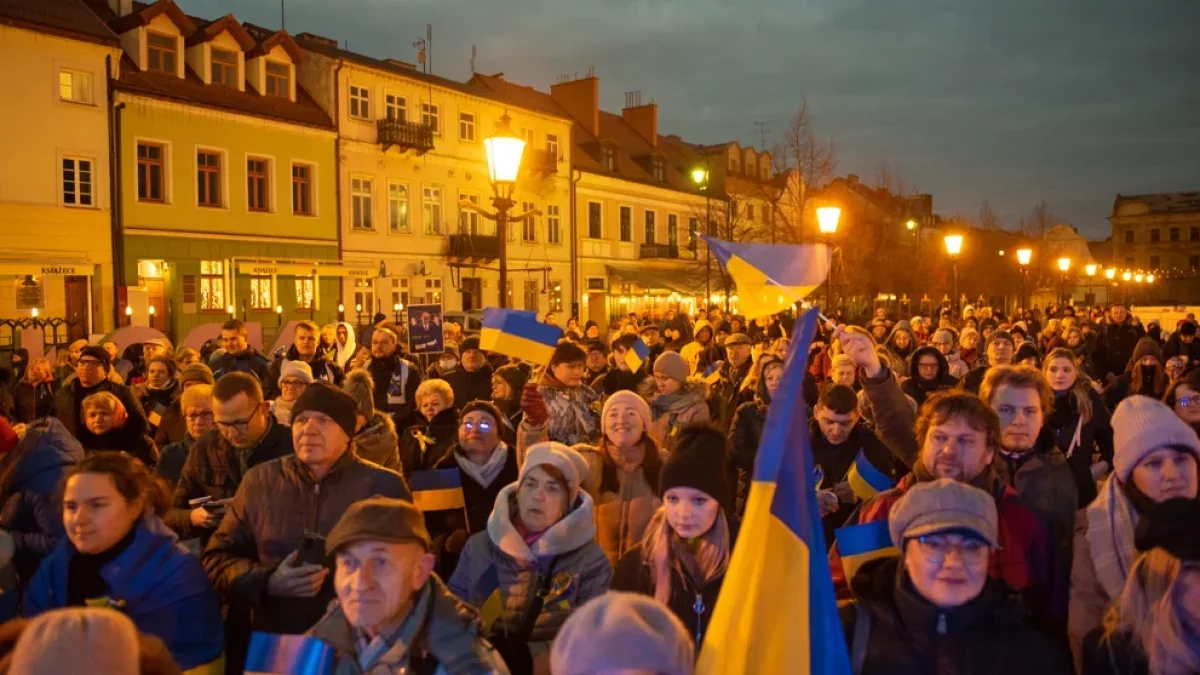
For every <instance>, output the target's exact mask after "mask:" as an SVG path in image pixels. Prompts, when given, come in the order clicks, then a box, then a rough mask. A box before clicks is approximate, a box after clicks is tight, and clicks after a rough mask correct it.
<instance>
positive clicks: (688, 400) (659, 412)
mask: <svg viewBox="0 0 1200 675" xmlns="http://www.w3.org/2000/svg"><path fill="white" fill-rule="evenodd" d="M696 400H697V396H696V394H695V392H692V391H681V392H679V393H678V394H659V395H658V396H655V397H654V399H653V400H652V401H650V410H651V412H652V413H653V414H654V418H655V419H658V418H659V417H662V416H663V415H665V414H666V413H673V414H676V415H678V414H679V413H681V412H683V411H685V410H687V409H688V408H690V407H692V406H693V405H695V404H696Z"/></svg>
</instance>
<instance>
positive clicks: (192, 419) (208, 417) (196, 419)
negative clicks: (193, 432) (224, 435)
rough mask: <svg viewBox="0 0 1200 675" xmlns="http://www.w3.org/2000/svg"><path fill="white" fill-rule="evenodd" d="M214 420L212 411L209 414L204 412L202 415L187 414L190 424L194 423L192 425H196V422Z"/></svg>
mask: <svg viewBox="0 0 1200 675" xmlns="http://www.w3.org/2000/svg"><path fill="white" fill-rule="evenodd" d="M212 418H213V414H212V411H209V412H202V413H188V414H187V421H189V422H192V423H196V422H211V421H212Z"/></svg>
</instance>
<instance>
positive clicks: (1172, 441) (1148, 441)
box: [1112, 396, 1200, 481]
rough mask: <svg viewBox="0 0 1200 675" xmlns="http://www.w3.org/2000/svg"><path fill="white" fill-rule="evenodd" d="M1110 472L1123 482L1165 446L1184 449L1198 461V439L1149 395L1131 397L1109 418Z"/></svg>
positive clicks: (1199, 442) (1188, 427)
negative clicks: (1111, 434) (1110, 424)
mask: <svg viewBox="0 0 1200 675" xmlns="http://www.w3.org/2000/svg"><path fill="white" fill-rule="evenodd" d="M1112 428H1113V469H1114V470H1115V471H1116V474H1117V477H1118V478H1120V479H1121V480H1122V481H1127V480H1129V475H1130V474H1131V473H1133V468H1134V467H1136V466H1137V465H1138V463H1139V462H1141V461H1142V460H1143V459H1145V458H1146V455H1149V454H1150V453H1152V452H1154V451H1155V450H1158V449H1159V448H1162V447H1166V446H1173V447H1177V448H1186V449H1188V450H1190V451H1191V452H1192V454H1194V455H1196V457H1197V459H1198V460H1200V438H1197V437H1196V432H1195V431H1193V430H1192V428H1191V427H1190V426H1188V424H1187V423H1186V422H1184V421H1183V420H1181V419H1179V417H1178V416H1177V415H1176V414H1175V411H1173V410H1171V409H1170V408H1169V407H1167V404H1165V403H1163V402H1162V401H1159V400H1157V399H1153V398H1150V397H1149V396H1130V397H1129V398H1126V399H1125V400H1124V401H1121V404H1120V405H1118V406H1117V409H1116V411H1115V412H1113V416H1112Z"/></svg>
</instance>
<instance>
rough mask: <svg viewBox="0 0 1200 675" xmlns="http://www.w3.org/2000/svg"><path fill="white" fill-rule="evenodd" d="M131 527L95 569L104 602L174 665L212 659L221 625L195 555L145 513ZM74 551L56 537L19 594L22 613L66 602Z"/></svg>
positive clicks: (188, 665)
mask: <svg viewBox="0 0 1200 675" xmlns="http://www.w3.org/2000/svg"><path fill="white" fill-rule="evenodd" d="M134 527H135V530H136V533H135V534H134V537H133V542H132V543H131V544H130V545H129V546H128V548H126V549H125V550H124V551H122V552H121V553H120V554H119V555H117V557H116V558H114V559H113V560H111V561H109V563H108V564H106V565H105V566H104V567H103V568H101V570H100V576H101V577H102V578H103V579H104V581H105V582H106V583H107V584H108V591H109V593H108V596H106V598H105V600H107V606H109V607H114V608H119V609H120V611H121V613H122V614H125V615H126V616H128V617H129V618H130V619H132V620H133V623H134V625H135V626H137V629H138V630H139V631H141V632H143V633H148V634H150V635H153V636H155V637H158V638H160V639H161V640H162V641H163V642H164V643H166V645H167V649H169V650H170V651H171V656H172V657H174V659H175V662H176V663H177V664H178V665H179V667H180V668H183V669H185V670H187V669H191V668H195V667H197V666H201V665H204V664H207V663H210V662H212V661H215V660H216V659H217V658H218V657H219V656H220V655H221V651H222V650H223V649H224V644H225V637H224V636H225V629H224V626H223V625H222V623H221V607H220V605H219V604H218V603H217V596H216V594H215V593H214V592H213V587H212V584H211V583H209V580H208V576H207V575H206V574H205V573H204V567H203V566H201V564H200V560H199V559H197V558H196V556H195V555H193V554H192V553H189V552H188V551H187V549H185V548H184V547H182V546H180V545H179V543H178V541H176V539H175V535H174V534H173V533H172V532H171V531H170V530H169V529H167V527H166V526H165V525H163V523H162V521H161V520H159V519H158V518H156V517H154V516H148V517H146V518H144V519H142V520H140V521H138V523H137V524H136V525H135V526H134ZM78 554H79V552H78V551H77V550H76V548H75V546H74V544H72V543H71V541H70V540H69V539H67V538H65V537H64V538H63V539H62V540H60V541H59V542H58V546H57V547H56V548H55V549H54V553H53V554H51V555H50V556H49V557H48V558H46V559H45V560H44V561H42V565H41V567H40V568H39V569H38V572H37V575H36V576H35V577H34V578H33V582H32V583H31V584H30V586H29V591H28V592H27V593H26V594H25V604H24V607H23V608H22V614H24V616H26V617H32V616H37V615H38V614H41V613H42V612H46V611H49V610H52V609H59V608H62V607H67V606H69V601H68V590H69V589H68V583H69V574H68V568H69V567H70V562H71V559H72V558H74V557H75V556H76V555H78Z"/></svg>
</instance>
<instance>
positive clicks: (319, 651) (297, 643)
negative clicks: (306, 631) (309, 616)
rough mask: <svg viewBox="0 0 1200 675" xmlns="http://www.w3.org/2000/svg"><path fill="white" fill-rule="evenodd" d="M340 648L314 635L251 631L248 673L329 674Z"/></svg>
mask: <svg viewBox="0 0 1200 675" xmlns="http://www.w3.org/2000/svg"><path fill="white" fill-rule="evenodd" d="M336 660H337V652H336V651H335V650H334V648H333V647H332V646H330V645H328V644H326V643H324V642H322V641H320V640H318V639H317V638H314V637H308V636H305V635H278V634H275V633H257V632H255V633H251V634H250V649H249V651H248V652H247V653H246V675H328V674H330V673H332V672H333V666H334V663H335V662H336Z"/></svg>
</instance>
